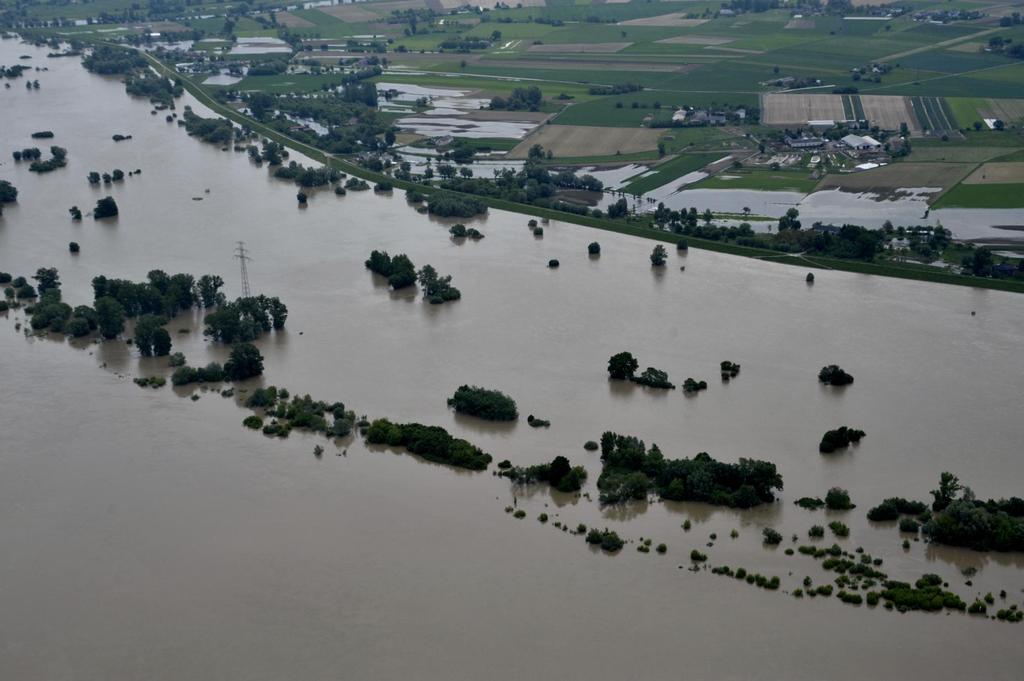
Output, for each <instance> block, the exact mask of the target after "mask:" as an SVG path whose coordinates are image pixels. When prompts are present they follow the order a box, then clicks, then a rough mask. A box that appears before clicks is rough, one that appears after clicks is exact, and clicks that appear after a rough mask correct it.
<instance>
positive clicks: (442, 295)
mask: <svg viewBox="0 0 1024 681" xmlns="http://www.w3.org/2000/svg"><path fill="white" fill-rule="evenodd" d="M417 278H418V279H419V282H420V286H421V287H423V297H424V298H426V299H427V301H428V302H429V303H430V304H431V305H440V304H441V303H447V302H448V301H450V300H458V299H459V298H461V297H462V292H461V291H459V289H457V288H455V287H454V286H452V277H451V275H450V274H449V275H447V276H441V275H439V274H438V273H437V270H435V269H434V267H433V266H432V265H424V266H423V268H422V269H420V271H419V272H418V273H417Z"/></svg>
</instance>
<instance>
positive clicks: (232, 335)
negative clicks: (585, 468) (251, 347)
mask: <svg viewBox="0 0 1024 681" xmlns="http://www.w3.org/2000/svg"><path fill="white" fill-rule="evenodd" d="M287 319H288V307H287V306H286V305H285V304H284V303H282V302H281V301H280V299H278V298H277V297H276V296H275V297H268V296H264V295H259V296H251V297H248V298H237V299H235V300H234V301H232V302H229V303H227V302H225V303H223V304H221V305H220V306H219V307H218V308H217V309H216V310H215V311H213V312H211V313H209V314H207V315H206V317H205V318H204V319H203V324H205V326H206V328H205V329H204V330H203V334H204V335H207V336H209V337H211V338H213V339H214V340H216V341H220V342H221V343H238V342H247V341H252V340H256V339H257V338H259V336H260V335H261V334H263V333H267V332H269V331H270V330H271V329H274V330H275V331H279V330H281V329H283V328H284V325H285V322H286V321H287Z"/></svg>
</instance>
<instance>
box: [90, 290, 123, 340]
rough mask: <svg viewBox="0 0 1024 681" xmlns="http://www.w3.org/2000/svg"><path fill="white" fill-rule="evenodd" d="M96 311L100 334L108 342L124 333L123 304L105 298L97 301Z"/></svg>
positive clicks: (108, 297)
mask: <svg viewBox="0 0 1024 681" xmlns="http://www.w3.org/2000/svg"><path fill="white" fill-rule="evenodd" d="M95 309H96V323H97V325H98V326H99V330H100V334H102V336H103V337H104V338H106V339H108V340H109V339H111V338H117V336H118V334H120V333H121V332H122V331H124V308H123V307H121V303H119V302H117V300H115V299H114V298H111V297H110V296H104V297H102V298H99V299H97V301H96V306H95Z"/></svg>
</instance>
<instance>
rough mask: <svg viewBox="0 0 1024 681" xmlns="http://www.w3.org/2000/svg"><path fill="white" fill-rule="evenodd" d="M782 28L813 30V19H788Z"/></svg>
mask: <svg viewBox="0 0 1024 681" xmlns="http://www.w3.org/2000/svg"><path fill="white" fill-rule="evenodd" d="M783 28H790V29H797V30H807V29H811V28H814V19H790V20H789V23H788V24H786V25H785V26H783Z"/></svg>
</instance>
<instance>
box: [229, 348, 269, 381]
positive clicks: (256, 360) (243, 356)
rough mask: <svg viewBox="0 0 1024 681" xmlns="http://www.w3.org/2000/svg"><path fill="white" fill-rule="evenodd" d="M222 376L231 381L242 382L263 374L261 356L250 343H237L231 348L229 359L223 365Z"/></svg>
mask: <svg viewBox="0 0 1024 681" xmlns="http://www.w3.org/2000/svg"><path fill="white" fill-rule="evenodd" d="M224 374H225V375H226V376H227V377H228V379H230V380H232V381H242V380H245V379H247V378H252V377H253V376H260V375H262V374H263V355H261V354H260V351H259V350H258V349H257V348H256V346H255V345H253V344H252V343H239V344H238V345H236V346H235V347H233V348H231V357H229V358H228V361H227V362H225V364H224Z"/></svg>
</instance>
